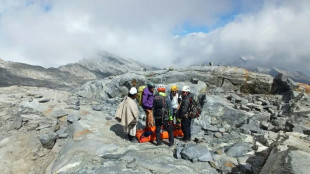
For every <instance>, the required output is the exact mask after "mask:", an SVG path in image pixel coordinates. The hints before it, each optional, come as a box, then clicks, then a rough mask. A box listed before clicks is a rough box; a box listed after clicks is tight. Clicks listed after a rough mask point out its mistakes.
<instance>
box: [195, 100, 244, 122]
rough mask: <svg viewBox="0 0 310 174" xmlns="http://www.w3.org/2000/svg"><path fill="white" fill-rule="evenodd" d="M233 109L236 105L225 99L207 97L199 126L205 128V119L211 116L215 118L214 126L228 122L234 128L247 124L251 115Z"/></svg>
mask: <svg viewBox="0 0 310 174" xmlns="http://www.w3.org/2000/svg"><path fill="white" fill-rule="evenodd" d="M233 107H234V105H233V104H231V103H230V102H229V101H228V100H227V99H225V98H223V97H220V96H216V95H206V99H205V102H204V106H203V111H202V114H201V116H200V117H201V118H200V119H199V120H198V121H197V122H198V123H197V124H198V125H200V126H201V127H202V128H205V125H206V123H205V121H206V119H205V118H204V117H208V116H210V117H212V118H213V119H212V120H215V121H216V122H212V124H220V123H222V122H226V123H228V124H229V125H230V126H232V127H240V126H242V125H243V124H244V123H245V122H246V120H247V119H248V118H249V117H250V115H249V113H247V112H245V111H242V110H237V109H234V108H233ZM207 120H208V119H207Z"/></svg>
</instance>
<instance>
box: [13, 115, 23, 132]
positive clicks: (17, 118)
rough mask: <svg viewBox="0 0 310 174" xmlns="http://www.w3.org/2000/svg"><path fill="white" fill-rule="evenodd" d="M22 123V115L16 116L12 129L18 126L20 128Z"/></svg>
mask: <svg viewBox="0 0 310 174" xmlns="http://www.w3.org/2000/svg"><path fill="white" fill-rule="evenodd" d="M22 123H23V117H16V118H15V120H14V122H13V126H14V129H17V130H18V129H19V128H21V127H22Z"/></svg>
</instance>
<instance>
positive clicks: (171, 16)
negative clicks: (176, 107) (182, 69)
mask: <svg viewBox="0 0 310 174" xmlns="http://www.w3.org/2000/svg"><path fill="white" fill-rule="evenodd" d="M309 20H310V1H309V0H148V1H146V0H50V1H49V0H41V1H40V0H0V58H2V59H4V60H9V61H17V62H24V63H29V64H34V65H41V66H44V67H57V66H60V65H64V64H67V63H74V62H77V61H79V60H80V59H82V58H89V57H94V56H96V55H97V53H98V52H100V51H107V52H110V53H112V54H115V55H118V56H119V57H123V58H130V59H134V60H138V61H140V62H142V63H146V64H149V65H154V66H157V67H169V66H184V65H189V64H200V63H208V62H209V61H212V62H213V63H214V64H221V65H227V64H233V65H237V66H238V65H240V66H243V65H245V64H251V65H255V66H275V67H278V68H283V69H288V70H292V71H296V70H298V71H303V72H305V73H307V74H308V75H309V74H310V68H309V67H310V32H309V31H310V22H309ZM244 60H246V61H244Z"/></svg>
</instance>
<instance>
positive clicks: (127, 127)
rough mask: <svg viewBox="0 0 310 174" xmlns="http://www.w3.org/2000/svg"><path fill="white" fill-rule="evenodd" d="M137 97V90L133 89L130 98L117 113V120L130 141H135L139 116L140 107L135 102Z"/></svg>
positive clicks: (128, 97)
mask: <svg viewBox="0 0 310 174" xmlns="http://www.w3.org/2000/svg"><path fill="white" fill-rule="evenodd" d="M136 97H137V88H135V87H131V88H130V91H129V93H128V96H126V97H125V98H124V99H123V101H122V102H121V103H120V104H119V105H118V107H117V109H116V112H115V119H116V120H117V121H118V122H120V123H121V125H122V126H123V128H124V132H125V133H126V134H127V136H128V138H129V140H130V141H134V140H135V136H136V129H137V128H136V127H137V123H138V116H139V110H138V106H137V103H136V102H135V99H136Z"/></svg>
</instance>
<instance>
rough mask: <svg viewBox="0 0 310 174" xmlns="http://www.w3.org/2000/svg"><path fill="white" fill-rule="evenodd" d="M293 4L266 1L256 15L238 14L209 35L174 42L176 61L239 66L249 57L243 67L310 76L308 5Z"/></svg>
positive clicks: (194, 36)
mask: <svg viewBox="0 0 310 174" xmlns="http://www.w3.org/2000/svg"><path fill="white" fill-rule="evenodd" d="M294 2H295V1H294ZM296 2H298V3H296V4H295V3H292V2H291V1H272V2H270V1H266V2H265V3H264V5H263V8H262V9H261V10H260V11H258V12H257V13H245V14H239V15H237V16H236V17H235V18H234V20H233V21H232V22H230V23H227V24H226V25H225V26H223V27H221V28H218V29H216V30H214V31H212V32H210V33H207V34H206V33H195V34H190V35H187V36H186V37H183V38H180V39H179V40H178V41H176V42H177V43H178V44H179V45H178V46H177V47H176V48H177V49H178V50H182V52H180V54H179V55H180V56H179V57H183V59H182V61H183V63H187V64H189V63H191V62H192V61H193V62H208V61H213V62H214V63H216V64H233V65H238V64H239V65H240V64H241V63H242V62H241V61H240V57H244V56H246V57H249V56H250V57H253V59H251V60H250V61H248V65H247V66H254V65H255V66H276V67H278V68H284V69H288V70H299V71H303V72H307V73H309V74H310V71H309V68H308V67H309V65H310V64H309V63H310V54H309V51H308V50H309V49H310V35H309V34H308V32H307V30H308V29H309V28H310V23H309V22H307V21H308V19H309V18H310V10H309V8H308V7H309V5H310V2H309V1H296ZM190 50H194V51H190ZM254 57H255V59H254ZM189 58H191V59H189ZM189 60H191V61H189ZM178 62H180V60H178ZM243 65H244V64H243Z"/></svg>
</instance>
